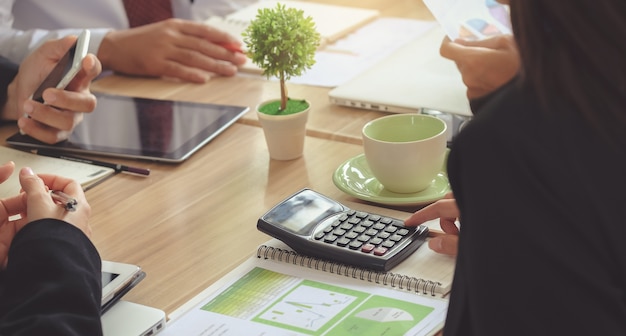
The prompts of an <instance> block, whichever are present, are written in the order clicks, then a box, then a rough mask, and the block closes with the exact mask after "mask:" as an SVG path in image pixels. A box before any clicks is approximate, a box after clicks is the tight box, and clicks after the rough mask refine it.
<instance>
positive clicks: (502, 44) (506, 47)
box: [439, 35, 520, 99]
mask: <svg viewBox="0 0 626 336" xmlns="http://www.w3.org/2000/svg"><path fill="white" fill-rule="evenodd" d="M439 52H440V54H441V56H443V57H445V58H448V59H450V60H452V61H454V63H456V66H457V68H458V69H459V71H460V72H461V77H462V78H463V83H465V85H466V86H467V97H468V98H469V99H474V98H479V97H482V96H485V95H487V94H489V93H491V92H493V91H495V90H496V89H497V88H499V87H500V86H502V85H503V84H506V83H507V82H508V81H510V80H511V79H512V78H513V77H514V76H515V75H516V74H517V72H518V71H519V68H520V59H519V54H518V51H517V47H516V44H515V40H514V38H513V36H512V35H498V36H494V37H491V38H488V39H484V40H480V41H465V40H461V39H459V40H455V41H454V42H452V41H450V39H449V38H447V37H446V38H444V40H443V42H442V43H441V47H440V49H439Z"/></svg>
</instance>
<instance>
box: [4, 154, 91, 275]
mask: <svg viewBox="0 0 626 336" xmlns="http://www.w3.org/2000/svg"><path fill="white" fill-rule="evenodd" d="M14 169H15V164H14V163H13V162H9V163H6V164H4V165H2V166H0V182H4V181H5V180H6V179H7V178H8V177H9V176H10V175H11V174H12V173H13V170H14ZM20 184H21V185H22V190H23V192H22V193H20V194H18V195H16V196H13V197H10V198H6V199H2V200H0V269H3V268H5V267H6V263H7V261H8V252H9V247H10V246H11V242H12V241H13V237H15V235H16V234H17V233H18V232H19V231H20V230H21V229H22V228H23V227H24V226H25V225H27V224H28V223H30V222H33V221H36V220H39V219H44V218H54V219H58V220H62V221H65V222H67V223H69V224H72V225H74V226H76V227H77V228H78V229H80V230H81V231H83V232H84V233H85V235H87V237H91V227H90V226H89V216H90V215H91V207H90V206H89V203H87V199H86V198H85V193H84V192H83V189H82V187H81V186H80V184H79V183H78V182H76V181H74V180H72V179H68V178H65V177H60V176H56V175H48V174H41V175H39V176H37V175H35V174H34V173H33V171H32V170H31V169H30V168H22V169H21V170H20ZM48 190H60V191H63V192H64V193H66V194H68V195H70V196H72V197H74V198H75V199H76V200H77V201H78V205H77V207H76V211H67V210H65V208H64V207H62V206H60V205H59V204H56V203H55V202H54V201H53V200H52V197H51V196H50V193H49V192H48ZM15 215H19V216H21V218H19V219H16V220H13V221H9V217H12V216H15Z"/></svg>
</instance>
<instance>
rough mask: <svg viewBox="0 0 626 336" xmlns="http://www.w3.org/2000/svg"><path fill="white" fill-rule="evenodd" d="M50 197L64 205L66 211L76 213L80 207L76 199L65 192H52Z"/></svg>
mask: <svg viewBox="0 0 626 336" xmlns="http://www.w3.org/2000/svg"><path fill="white" fill-rule="evenodd" d="M50 196H52V199H53V200H54V201H55V202H57V203H59V204H60V205H62V206H63V208H65V210H67V211H76V207H77V206H78V201H77V200H76V199H75V198H74V197H72V196H70V195H68V194H66V193H64V192H62V191H60V190H52V191H50Z"/></svg>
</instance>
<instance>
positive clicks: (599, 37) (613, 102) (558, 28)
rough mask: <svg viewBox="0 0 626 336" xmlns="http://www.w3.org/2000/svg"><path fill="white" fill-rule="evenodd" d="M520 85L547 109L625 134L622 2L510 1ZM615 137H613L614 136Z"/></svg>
mask: <svg viewBox="0 0 626 336" xmlns="http://www.w3.org/2000/svg"><path fill="white" fill-rule="evenodd" d="M510 6H511V21H512V24H513V31H514V35H515V39H516V41H517V44H518V49H519V52H520V57H521V64H522V69H521V81H522V83H523V85H524V86H525V87H528V88H530V89H531V90H533V91H534V93H535V94H536V95H537V97H539V100H540V101H541V103H542V104H543V105H544V107H545V108H547V109H548V110H554V111H558V110H559V109H560V110H563V108H565V109H571V110H573V111H572V112H574V111H575V112H577V113H580V114H581V115H582V116H583V117H584V118H586V119H587V120H588V121H589V122H590V123H591V124H593V125H594V126H595V127H597V128H598V129H599V130H600V131H601V132H603V133H605V134H608V135H609V136H610V137H612V138H613V139H615V137H616V136H621V137H623V134H624V132H625V131H626V0H570V1H558V0H511V2H510ZM616 132H617V133H616Z"/></svg>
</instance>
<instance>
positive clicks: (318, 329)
mask: <svg viewBox="0 0 626 336" xmlns="http://www.w3.org/2000/svg"><path fill="white" fill-rule="evenodd" d="M454 263H455V259H454V258H452V257H448V256H444V255H439V254H436V253H434V252H432V251H431V250H430V249H428V248H427V247H426V246H425V245H424V246H423V247H421V248H419V249H418V251H417V252H415V253H414V254H413V255H412V256H411V257H409V258H408V259H406V260H405V261H404V262H402V263H401V264H400V265H398V266H396V267H395V268H394V269H393V270H392V272H387V273H380V272H375V271H370V270H366V269H358V268H354V267H349V266H345V265H339V264H334V263H332V262H327V261H323V260H319V259H315V258H311V257H308V256H304V255H300V254H297V253H296V252H294V251H293V250H292V249H290V248H289V247H288V246H287V245H285V244H284V243H282V242H280V241H278V240H276V239H271V240H270V241H268V242H266V243H265V244H263V245H261V246H259V247H258V248H257V250H256V253H254V254H253V256H252V257H250V258H249V259H248V260H247V261H245V262H244V263H242V264H241V265H239V266H238V267H237V268H236V269H234V270H233V271H231V272H230V273H228V274H227V275H226V276H224V277H223V278H221V279H220V280H218V281H217V282H216V283H214V284H213V285H211V286H210V287H208V288H207V289H206V290H204V291H203V292H202V293H200V294H199V295H197V296H196V297H195V298H193V299H191V300H190V301H188V302H187V303H185V304H184V305H183V306H181V307H180V308H178V309H177V310H176V311H174V312H172V314H170V316H169V318H170V322H168V324H167V325H166V328H165V329H164V330H163V335H204V334H205V333H207V332H208V334H211V332H212V333H215V334H217V333H219V332H224V334H228V335H244V334H246V335H250V334H257V335H260V334H265V335H344V334H346V330H357V331H359V333H363V332H364V331H365V330H367V331H370V332H374V331H379V334H381V335H382V334H383V332H386V333H385V334H388V335H405V334H410V335H433V334H435V333H436V332H438V331H440V330H441V328H442V326H443V322H444V321H445V315H446V312H447V304H448V300H447V299H446V298H445V297H444V296H445V294H446V293H448V291H449V290H450V285H451V282H452V275H453V273H454ZM355 328H356V329H355ZM209 331H210V332H209ZM252 331H253V332H252ZM220 334H222V333H220ZM351 334H357V332H355V333H351ZM370 334H371V333H370Z"/></svg>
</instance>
